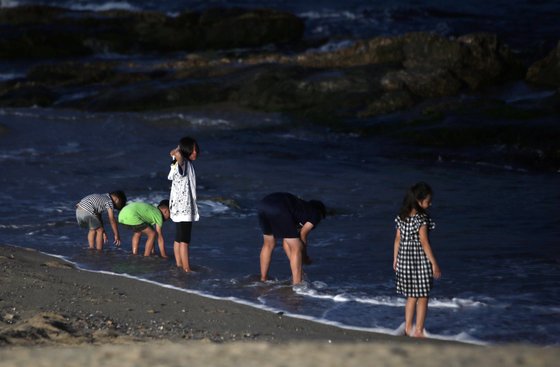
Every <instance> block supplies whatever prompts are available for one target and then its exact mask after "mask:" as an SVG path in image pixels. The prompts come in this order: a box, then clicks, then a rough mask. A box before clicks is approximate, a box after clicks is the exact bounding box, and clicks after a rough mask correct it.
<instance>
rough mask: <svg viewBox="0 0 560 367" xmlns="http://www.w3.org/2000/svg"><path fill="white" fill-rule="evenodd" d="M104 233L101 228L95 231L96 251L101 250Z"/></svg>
mask: <svg viewBox="0 0 560 367" xmlns="http://www.w3.org/2000/svg"><path fill="white" fill-rule="evenodd" d="M104 232H105V231H104V230H103V228H102V227H100V228H97V229H96V230H95V248H96V249H97V251H101V250H103V233H104Z"/></svg>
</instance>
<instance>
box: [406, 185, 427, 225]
mask: <svg viewBox="0 0 560 367" xmlns="http://www.w3.org/2000/svg"><path fill="white" fill-rule="evenodd" d="M430 195H432V188H431V187H430V185H428V184H427V183H425V182H418V183H416V184H414V185H413V186H411V187H410V188H409V189H408V191H407V192H406V195H405V196H404V199H403V203H402V206H401V210H400V212H399V218H401V219H402V220H406V218H408V216H410V212H411V211H412V209H416V211H417V212H418V213H425V212H426V211H425V210H424V209H422V207H420V205H418V202H419V201H422V200H424V199H426V198H427V197H428V196H430Z"/></svg>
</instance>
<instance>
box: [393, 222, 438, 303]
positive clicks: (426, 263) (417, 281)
mask: <svg viewBox="0 0 560 367" xmlns="http://www.w3.org/2000/svg"><path fill="white" fill-rule="evenodd" d="M395 222H396V223H397V228H398V229H399V230H400V232H401V242H400V245H399V252H398V254H397V269H396V285H397V293H400V294H402V295H404V296H406V297H428V296H429V295H430V290H431V289H432V287H433V284H434V276H433V271H432V264H431V263H430V260H428V257H427V256H426V254H425V253H424V250H423V249H422V244H420V233H419V231H420V227H421V226H428V229H429V230H431V229H434V228H435V223H434V222H433V221H432V220H431V219H430V217H429V216H428V215H427V214H423V213H422V214H416V215H413V216H411V217H408V218H406V220H404V221H403V220H402V219H401V218H399V217H398V216H397V218H396V219H395Z"/></svg>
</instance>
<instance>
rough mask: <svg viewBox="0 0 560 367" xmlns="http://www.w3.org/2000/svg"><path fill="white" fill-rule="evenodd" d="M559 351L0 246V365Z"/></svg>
mask: <svg viewBox="0 0 560 367" xmlns="http://www.w3.org/2000/svg"><path fill="white" fill-rule="evenodd" d="M37 346H41V348H37ZM559 359H560V348H557V347H546V348H544V347H538V346H529V345H500V346H484V347H483V346H475V345H467V344H461V343H454V342H444V341H437V340H418V339H411V338H407V337H400V336H390V335H384V334H376V333H369V332H363V331H355V330H347V329H341V328H337V327H334V326H329V325H324V324H320V323H315V322H311V321H307V320H302V319H297V318H291V317H286V316H284V315H280V314H275V313H272V312H266V311H263V310H259V309H256V308H253V307H249V306H245V305H241V304H236V303H233V302H228V301H222V300H213V299H209V298H205V297H201V296H198V295H194V294H189V293H185V292H180V291H177V290H173V289H168V288H163V287H160V286H157V285H155V284H149V283H146V282H141V281H138V280H134V279H128V278H124V277H118V276H112V275H106V274H98V273H92V272H87V271H83V270H78V269H75V268H74V267H73V266H72V265H71V264H69V263H66V262H65V261H64V260H61V259H58V258H56V257H51V256H48V255H44V254H41V253H39V252H37V251H34V250H27V249H23V248H17V247H11V246H7V245H0V366H16V365H22V366H24V365H25V366H28V365H34V366H70V365H73V366H75V365H80V366H102V365H103V366H105V365H110V364H114V365H116V364H118V365H119V366H121V367H122V366H143V365H146V366H148V365H150V366H153V365H162V366H175V365H177V366H179V365H186V364H188V365H191V366H192V365H194V366H208V365H212V366H232V365H240V364H243V365H244V366H257V365H259V366H262V365H267V366H281V365H287V364H288V363H290V364H292V363H297V365H298V366H312V365H313V366H315V365H324V366H339V365H345V366H358V365H359V366H363V365H370V364H375V365H385V366H405V365H409V364H411V363H412V365H419V366H422V365H426V366H427V365H429V366H451V365H452V366H475V365H476V366H481V365H482V366H486V365H487V366H502V365H508V366H553V365H556V363H557V361H558V360H559Z"/></svg>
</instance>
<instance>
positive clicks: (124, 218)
mask: <svg viewBox="0 0 560 367" xmlns="http://www.w3.org/2000/svg"><path fill="white" fill-rule="evenodd" d="M119 223H121V224H126V225H129V226H137V225H139V224H144V223H146V224H149V225H151V226H153V225H154V224H157V225H158V226H160V227H161V226H162V225H163V215H161V212H160V211H159V209H158V208H157V207H156V206H153V205H152V204H147V203H139V202H134V203H130V204H127V205H125V207H124V208H122V209H121V211H120V212H119Z"/></svg>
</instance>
